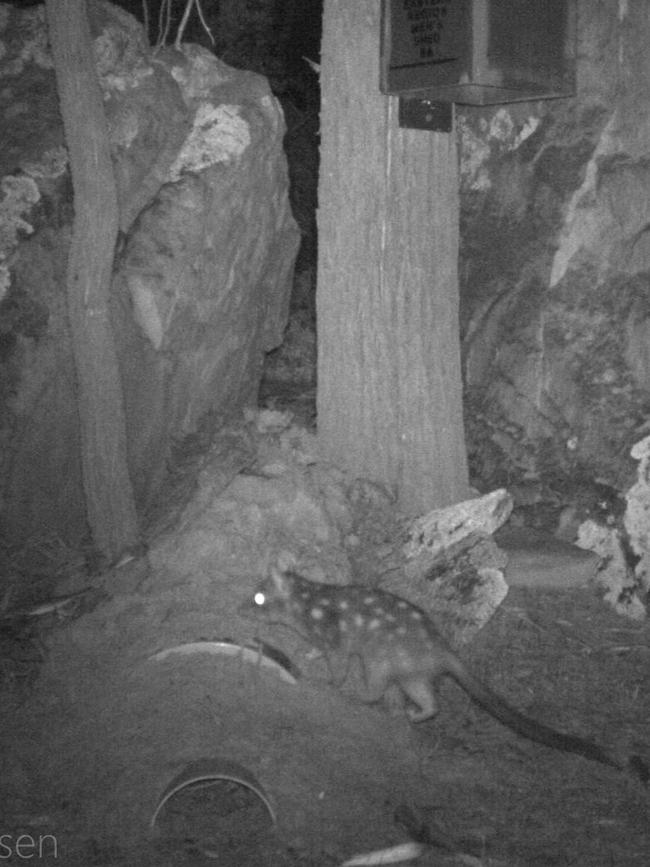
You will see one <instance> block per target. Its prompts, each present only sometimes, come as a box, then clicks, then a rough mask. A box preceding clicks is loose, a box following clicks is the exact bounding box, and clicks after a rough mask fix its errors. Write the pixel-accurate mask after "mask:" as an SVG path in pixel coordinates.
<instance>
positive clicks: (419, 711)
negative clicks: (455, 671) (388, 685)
mask: <svg viewBox="0 0 650 867" xmlns="http://www.w3.org/2000/svg"><path fill="white" fill-rule="evenodd" d="M398 683H399V686H400V688H401V689H402V691H403V692H404V693H405V695H406V696H407V698H409V699H410V700H411V701H412V702H413V704H414V705H415V707H414V708H413V707H410V708H407V710H406V713H407V716H408V718H409V719H410V720H411V722H412V723H419V722H424V720H427V719H431V717H434V716H435V715H436V714H437V713H438V703H437V701H436V694H435V692H434V690H433V686H432V684H431V682H430V681H429V679H428V678H426V677H422V676H420V677H405V678H400V680H399V681H398Z"/></svg>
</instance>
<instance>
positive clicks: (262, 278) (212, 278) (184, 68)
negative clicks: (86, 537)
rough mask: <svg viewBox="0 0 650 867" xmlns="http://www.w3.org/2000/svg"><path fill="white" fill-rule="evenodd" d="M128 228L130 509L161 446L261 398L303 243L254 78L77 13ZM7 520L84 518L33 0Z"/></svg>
mask: <svg viewBox="0 0 650 867" xmlns="http://www.w3.org/2000/svg"><path fill="white" fill-rule="evenodd" d="M89 10H90V19H91V29H92V32H93V36H94V39H95V42H94V47H95V56H96V60H97V70H98V74H99V78H100V83H101V86H102V89H103V92H104V97H105V108H106V115H107V120H108V124H109V134H110V139H111V147H112V154H113V159H114V166H115V176H116V181H117V186H118V195H119V203H120V227H121V230H122V235H121V239H120V243H119V245H118V250H117V251H116V259H115V272H114V279H113V299H114V304H113V311H112V312H113V319H114V330H115V340H116V344H117V351H118V356H119V359H120V365H121V374H122V382H123V390H124V399H125V406H126V415H127V433H128V448H129V464H130V471H131V475H132V479H133V484H134V488H135V492H136V498H137V500H138V504H139V506H140V507H141V508H144V507H145V506H146V505H147V503H148V502H149V501H150V500H151V498H152V497H153V495H154V494H155V492H156V490H157V488H158V486H159V483H160V481H161V479H162V476H163V474H164V471H165V466H166V461H167V458H168V456H169V449H170V444H171V442H172V440H173V439H177V438H180V437H182V436H184V435H186V434H188V433H191V432H193V431H195V430H196V429H197V426H198V424H199V422H200V421H201V419H203V418H204V417H205V416H206V414H208V413H210V414H213V415H216V416H219V417H221V416H226V415H227V414H228V413H230V412H231V411H233V410H235V409H237V408H238V407H241V406H242V405H244V404H246V403H247V402H250V401H252V400H254V399H255V397H256V393H257V387H258V383H259V379H260V375H261V369H262V362H263V357H264V353H265V352H267V351H269V350H270V349H272V348H274V347H275V346H277V345H279V343H280V342H281V340H282V334H283V331H284V327H285V325H286V321H287V316H288V305H289V296H290V291H291V277H292V272H293V263H294V260H295V255H296V252H297V247H298V242H299V235H298V230H297V228H296V225H295V222H294V220H293V218H292V216H291V212H290V208H289V204H288V176H287V167H286V159H285V156H284V153H283V150H282V137H283V134H284V120H283V117H282V112H281V109H280V107H279V104H278V102H277V101H276V99H275V98H274V97H273V95H272V93H271V91H270V89H269V87H268V84H267V82H266V80H265V79H264V78H262V77H261V76H258V75H255V74H253V73H249V72H241V71H238V70H234V69H231V68H230V67H228V66H226V65H225V64H223V63H221V62H220V61H219V60H217V59H216V58H215V57H214V56H212V55H211V54H210V53H209V52H207V51H205V50H203V49H200V48H197V47H195V46H184V47H183V49H182V51H175V50H173V49H163V50H161V51H158V52H157V53H153V52H151V51H150V50H149V49H148V48H147V46H146V45H145V43H144V38H143V35H142V32H141V28H140V26H139V25H138V23H137V22H136V21H135V19H133V18H132V17H131V16H129V15H128V14H126V13H124V12H123V11H122V10H119V9H116V8H115V7H112V6H111V5H110V4H108V3H92V4H90V6H89ZM0 39H2V48H3V51H2V52H0V54H1V56H2V59H1V60H0V77H1V79H2V85H3V86H2V88H0V113H1V116H2V125H3V127H4V128H6V129H7V130H8V131H9V134H8V135H7V136H6V137H5V136H3V139H2V141H0V189H1V191H2V195H1V196H0V322H1V325H0V446H2V457H1V458H0V486H1V488H0V490H1V493H2V502H1V506H0V531H1V532H4V533H7V534H10V535H11V537H12V538H13V539H14V540H20V539H24V538H26V537H28V536H30V535H33V534H34V533H38V534H39V535H42V534H43V533H52V534H56V535H58V536H60V537H62V538H64V539H65V540H68V541H76V540H77V539H78V538H79V537H80V535H81V534H82V533H83V531H84V527H85V518H84V506H83V496H82V485H81V469H80V460H79V442H78V431H77V428H78V421H77V408H76V403H75V371H74V364H73V360H72V355H71V350H70V344H69V336H68V324H67V318H66V300H65V267H66V256H67V249H68V245H69V240H70V231H71V217H72V213H73V211H72V208H73V206H74V205H73V202H72V194H71V185H70V179H69V168H68V165H67V153H66V151H65V141H64V137H63V130H62V125H61V120H60V117H59V114H58V107H57V97H56V87H55V81H54V73H53V69H52V64H51V60H50V57H49V52H48V50H47V32H46V28H45V21H44V15H43V7H34V8H31V9H27V10H16V9H13V8H12V7H10V6H7V5H1V4H0Z"/></svg>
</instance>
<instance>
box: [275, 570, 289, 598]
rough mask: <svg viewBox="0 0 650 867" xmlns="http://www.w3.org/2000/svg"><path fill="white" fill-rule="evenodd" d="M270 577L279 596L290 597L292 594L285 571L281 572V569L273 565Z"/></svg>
mask: <svg viewBox="0 0 650 867" xmlns="http://www.w3.org/2000/svg"><path fill="white" fill-rule="evenodd" d="M270 578H271V583H272V584H273V589H274V590H275V592H276V593H277V594H278V596H280V597H282V598H283V599H288V598H289V594H290V585H289V581H288V580H287V577H286V575H285V574H284V572H281V571H280V570H279V569H276V568H275V566H272V567H271V571H270Z"/></svg>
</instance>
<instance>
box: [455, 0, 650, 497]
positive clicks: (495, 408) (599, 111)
mask: <svg viewBox="0 0 650 867" xmlns="http://www.w3.org/2000/svg"><path fill="white" fill-rule="evenodd" d="M578 7H579V8H578V21H579V27H578V48H577V58H578V59H577V81H578V87H577V93H576V96H575V98H574V99H561V100H551V101H546V102H539V103H521V104H514V105H510V106H502V107H492V108H490V109H465V108H461V109H460V110H459V111H460V117H459V131H460V137H461V157H462V159H461V176H462V191H461V203H462V226H461V239H462V240H461V244H462V250H461V267H460V274H461V280H462V285H461V318H462V333H463V338H462V339H463V358H464V372H465V383H466V389H467V391H466V398H467V399H466V425H467V432H468V438H469V447H470V454H471V461H472V467H473V471H474V474H475V477H476V478H477V479H480V480H481V488H482V489H488V488H491V487H496V486H498V485H506V486H508V487H509V488H510V489H514V487H515V483H517V484H519V485H521V484H522V483H523V486H524V488H525V487H528V488H529V494H530V486H532V485H535V484H536V485H538V489H537V492H536V493H534V492H533V494H532V497H533V499H536V498H537V499H542V500H546V501H547V502H550V503H555V504H556V505H557V506H558V509H560V508H561V507H562V506H563V505H566V503H567V501H571V500H572V498H575V497H576V496H578V497H580V496H581V495H580V494H576V490H577V489H578V488H580V489H583V488H587V489H589V490H588V491H587V492H586V494H585V497H586V499H587V500H589V497H590V495H591V494H590V492H593V493H594V498H597V497H598V495H599V490H596V488H597V486H601V487H600V492H602V489H603V488H604V489H614V490H615V491H619V492H620V491H623V490H625V488H626V487H627V485H628V484H629V483H630V482H631V481H632V480H633V479H634V477H635V467H634V462H633V461H632V460H631V459H630V457H629V452H630V447H631V445H632V444H633V443H634V442H636V441H637V440H639V439H640V438H641V436H643V435H645V433H646V430H647V428H646V427H645V426H646V424H647V421H646V420H647V411H648V406H649V404H650V352H649V350H648V346H649V345H650V343H649V339H650V232H649V231H648V227H649V226H650V146H649V144H648V142H650V57H649V56H648V53H647V50H646V47H647V44H648V39H649V38H650V19H649V18H648V15H647V9H646V7H645V4H642V3H636V4H635V3H619V2H618V0H604V2H601V3H591V2H589V0H579V2H578ZM515 504H516V506H517V505H521V501H518V499H517V494H516V493H515Z"/></svg>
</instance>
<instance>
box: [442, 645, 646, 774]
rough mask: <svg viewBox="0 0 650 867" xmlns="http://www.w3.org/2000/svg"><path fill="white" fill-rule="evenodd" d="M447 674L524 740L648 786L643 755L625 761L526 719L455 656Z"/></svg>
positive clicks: (451, 656)
mask: <svg viewBox="0 0 650 867" xmlns="http://www.w3.org/2000/svg"><path fill="white" fill-rule="evenodd" d="M447 663H448V667H447V671H448V673H449V675H450V676H451V677H453V678H454V680H455V681H457V682H458V683H459V684H460V686H462V687H463V689H464V690H465V691H466V692H467V693H468V694H469V695H470V696H471V697H472V698H473V699H474V701H475V702H476V703H477V704H478V705H479V706H480V707H482V708H483V710H485V711H487V713H489V714H490V715H491V716H493V717H494V718H495V719H497V720H499V722H501V723H503V724H504V725H505V726H507V727H508V728H510V729H512V730H513V731H514V732H516V733H517V734H520V735H521V736H522V737H525V738H528V740H531V741H535V742H536V743H539V744H544V746H547V747H553V748H554V749H556V750H563V751H564V752H568V753H576V754H577V755H579V756H584V758H586V759H590V760H591V761H594V762H600V763H601V764H603V765H609V766H610V767H612V768H616V769H617V770H619V771H625V772H626V773H629V774H631V775H632V776H633V777H635V778H636V779H638V780H640V781H641V782H642V783H643V785H644V786H646V787H647V785H648V781H649V779H650V769H649V768H648V766H647V765H646V763H645V762H644V761H643V759H642V758H641V757H640V756H630V757H629V758H628V759H626V760H621V759H619V758H618V757H617V756H615V755H614V754H613V753H612V752H610V751H609V750H606V749H604V748H603V747H601V746H599V745H598V744H596V743H594V742H593V741H588V740H585V739H584V738H580V737H577V736H576V735H569V734H564V732H559V731H556V730H555V729H552V728H550V726H546V725H544V724H543V723H540V722H537V721H536V720H533V719H531V718H530V717H527V716H524V714H522V713H520V712H519V711H518V710H515V708H513V707H511V706H510V705H509V704H508V703H507V702H506V701H505V700H504V699H502V698H501V696H499V695H497V693H495V692H492V690H491V689H489V688H488V687H487V686H485V684H483V683H482V682H481V681H480V680H478V678H476V677H474V675H473V674H471V672H469V671H468V670H467V669H466V668H465V665H464V664H463V663H462V662H461V660H460V659H458V658H457V657H456V656H455V655H454V654H449V656H448V659H447Z"/></svg>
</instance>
